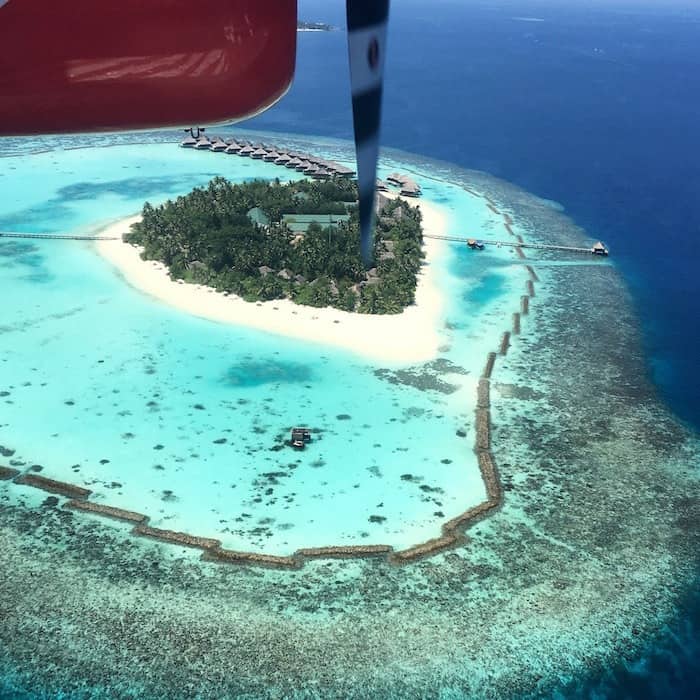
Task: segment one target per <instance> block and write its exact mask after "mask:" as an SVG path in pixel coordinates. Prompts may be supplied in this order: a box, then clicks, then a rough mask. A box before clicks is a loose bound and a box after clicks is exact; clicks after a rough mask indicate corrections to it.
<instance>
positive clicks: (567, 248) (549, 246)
mask: <svg viewBox="0 0 700 700" xmlns="http://www.w3.org/2000/svg"><path fill="white" fill-rule="evenodd" d="M423 238H435V239H438V240H441V241H453V242H454V243H464V244H465V245H468V246H469V247H470V248H475V247H476V246H474V245H470V242H471V241H474V242H475V243H476V242H477V241H475V239H473V238H462V237H461V236H437V235H434V234H431V233H424V234H423ZM478 243H480V244H483V245H495V246H509V247H510V248H537V249H539V250H561V251H564V252H567V253H588V254H589V255H590V254H593V255H608V254H609V251H608V249H607V248H606V247H605V246H604V245H603V244H602V243H601V242H600V241H599V242H598V243H596V244H595V245H594V246H593V247H591V248H583V247H580V246H571V245H555V244H553V243H524V242H520V241H494V240H484V239H481V240H479V241H478Z"/></svg>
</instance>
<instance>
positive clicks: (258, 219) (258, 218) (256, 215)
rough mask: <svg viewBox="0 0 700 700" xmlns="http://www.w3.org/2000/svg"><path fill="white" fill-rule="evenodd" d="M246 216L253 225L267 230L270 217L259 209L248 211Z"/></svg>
mask: <svg viewBox="0 0 700 700" xmlns="http://www.w3.org/2000/svg"><path fill="white" fill-rule="evenodd" d="M247 216H248V218H249V219H250V220H251V221H252V222H253V223H254V224H257V225H258V226H262V227H263V228H267V227H268V226H269V225H270V217H269V216H268V215H267V214H266V213H265V212H264V211H263V210H262V209H261V208H260V207H253V208H252V209H250V210H249V211H248V214H247Z"/></svg>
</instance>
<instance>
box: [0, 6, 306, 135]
mask: <svg viewBox="0 0 700 700" xmlns="http://www.w3.org/2000/svg"><path fill="white" fill-rule="evenodd" d="M296 13H297V7H296V0H188V1H185V0H60V1H53V2H51V1H47V0H5V3H4V4H3V2H2V0H0V135H23V134H40V133H66V132H87V131H112V130H123V129H147V128H155V127H168V126H182V127H189V126H198V125H206V124H212V123H217V122H230V121H235V120H239V119H244V118H246V117H249V116H252V115H253V114H255V113H257V112H259V111H261V110H263V109H265V108H266V107H269V106H270V105H271V104H272V103H273V102H275V101H276V100H277V99H279V98H280V97H281V96H282V95H283V94H284V93H285V92H286V90H287V88H288V87H289V84H290V82H291V80H292V76H293V73H294V61H295V54H296V19H297V18H296Z"/></svg>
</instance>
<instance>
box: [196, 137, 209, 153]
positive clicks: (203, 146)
mask: <svg viewBox="0 0 700 700" xmlns="http://www.w3.org/2000/svg"><path fill="white" fill-rule="evenodd" d="M194 147H195V148H196V149H197V150H198V151H208V150H209V149H210V148H211V141H210V140H209V137H207V136H200V137H199V138H198V139H197V143H196V144H195V146H194Z"/></svg>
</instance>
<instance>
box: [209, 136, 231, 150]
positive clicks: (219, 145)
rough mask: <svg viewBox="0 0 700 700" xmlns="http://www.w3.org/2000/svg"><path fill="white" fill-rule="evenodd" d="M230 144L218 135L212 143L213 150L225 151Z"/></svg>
mask: <svg viewBox="0 0 700 700" xmlns="http://www.w3.org/2000/svg"><path fill="white" fill-rule="evenodd" d="M227 148H228V144H227V143H226V141H224V140H223V139H222V138H221V137H219V136H217V137H216V138H215V139H214V141H213V142H212V144H211V150H212V151H225V150H226V149H227Z"/></svg>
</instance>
